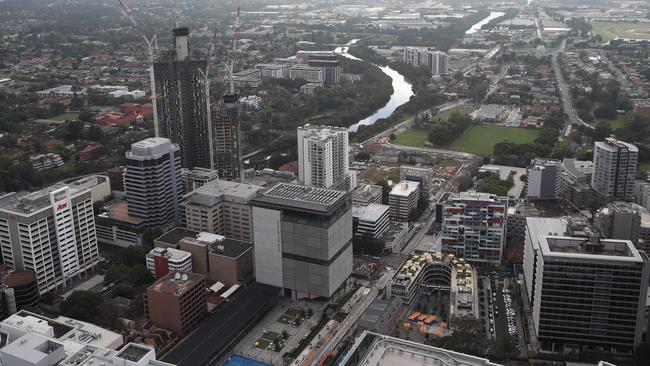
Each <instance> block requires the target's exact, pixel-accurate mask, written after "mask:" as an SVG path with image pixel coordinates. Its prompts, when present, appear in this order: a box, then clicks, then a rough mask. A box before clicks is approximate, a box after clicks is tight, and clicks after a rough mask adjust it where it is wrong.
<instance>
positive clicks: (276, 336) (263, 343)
mask: <svg viewBox="0 0 650 366" xmlns="http://www.w3.org/2000/svg"><path fill="white" fill-rule="evenodd" d="M284 341H285V339H284V338H283V337H282V334H280V333H276V332H272V331H270V330H266V331H264V334H263V335H262V336H261V337H259V338H258V339H257V340H256V341H255V344H253V345H254V346H255V347H257V348H259V349H263V350H268V351H270V350H271V349H269V347H270V346H271V343H273V342H275V343H278V342H279V344H280V345H281V346H282V347H284Z"/></svg>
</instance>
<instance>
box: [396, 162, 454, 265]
mask: <svg viewBox="0 0 650 366" xmlns="http://www.w3.org/2000/svg"><path fill="white" fill-rule="evenodd" d="M466 168H467V162H465V163H463V164H462V165H461V166H460V167H459V168H458V170H457V171H456V174H455V175H454V177H453V178H450V179H447V181H446V182H445V183H444V184H443V185H442V187H440V189H439V190H438V192H437V193H436V194H435V195H434V196H433V199H432V200H431V202H429V209H428V210H427V211H426V212H425V215H428V216H426V219H425V220H424V223H422V222H420V223H421V224H422V225H421V226H420V229H419V230H418V231H417V233H416V234H415V235H413V236H412V237H411V239H410V240H409V241H408V242H407V243H406V245H404V247H403V248H402V249H401V250H400V252H401V253H402V254H406V255H410V254H411V253H413V251H414V250H415V248H416V247H417V245H418V244H419V243H420V240H422V238H423V237H424V236H425V235H426V234H427V232H429V230H430V229H431V226H432V225H433V222H434V221H435V219H436V213H435V207H434V205H435V203H436V202H438V200H439V199H440V197H441V196H442V195H443V194H445V192H450V191H456V189H457V187H456V178H457V177H460V176H461V175H462V174H463V170H465V169H466Z"/></svg>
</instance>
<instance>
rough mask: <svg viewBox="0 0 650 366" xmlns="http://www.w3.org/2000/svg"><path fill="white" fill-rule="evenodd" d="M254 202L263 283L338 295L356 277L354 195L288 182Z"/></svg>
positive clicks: (304, 293) (294, 292) (288, 291)
mask: <svg viewBox="0 0 650 366" xmlns="http://www.w3.org/2000/svg"><path fill="white" fill-rule="evenodd" d="M252 202H253V231H254V238H255V239H254V243H255V244H254V245H255V278H256V280H257V282H260V283H264V284H268V285H272V286H277V287H280V288H283V289H284V290H285V295H287V296H290V297H293V298H302V297H317V296H323V297H330V296H332V294H334V292H335V291H336V290H337V289H338V288H339V287H340V286H341V285H342V284H343V283H344V281H345V280H346V279H347V278H348V277H349V276H350V274H351V273H352V211H351V207H352V202H351V200H350V193H348V192H342V191H335V190H331V189H323V188H314V187H305V186H301V185H297V184H287V183H282V184H278V185H276V186H275V187H273V188H271V189H270V190H268V191H267V192H265V193H263V194H262V195H261V196H259V197H257V198H255V199H253V201H252Z"/></svg>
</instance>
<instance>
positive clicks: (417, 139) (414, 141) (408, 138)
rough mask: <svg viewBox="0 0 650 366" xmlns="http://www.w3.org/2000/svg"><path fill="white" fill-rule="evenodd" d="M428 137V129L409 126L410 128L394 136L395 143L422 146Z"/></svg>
mask: <svg viewBox="0 0 650 366" xmlns="http://www.w3.org/2000/svg"><path fill="white" fill-rule="evenodd" d="M428 139H429V131H427V130H423V129H420V128H411V129H410V130H408V131H406V132H403V133H400V134H399V135H397V137H396V138H395V141H393V143H394V144H395V145H403V146H413V147H422V146H424V143H425V142H427V140H428Z"/></svg>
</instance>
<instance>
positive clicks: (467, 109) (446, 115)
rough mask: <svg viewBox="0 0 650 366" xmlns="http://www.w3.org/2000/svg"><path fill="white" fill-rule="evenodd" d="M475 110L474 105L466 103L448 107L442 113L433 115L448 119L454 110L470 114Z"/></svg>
mask: <svg viewBox="0 0 650 366" xmlns="http://www.w3.org/2000/svg"><path fill="white" fill-rule="evenodd" d="M474 110H475V108H474V107H470V106H466V105H464V106H459V107H455V108H451V109H447V110H446V111H444V112H440V113H438V114H436V115H435V116H433V118H437V119H444V120H446V119H449V117H450V116H451V114H452V113H454V112H460V113H465V114H470V113H472V112H474Z"/></svg>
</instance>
